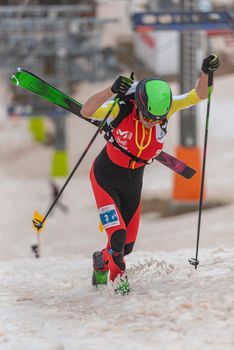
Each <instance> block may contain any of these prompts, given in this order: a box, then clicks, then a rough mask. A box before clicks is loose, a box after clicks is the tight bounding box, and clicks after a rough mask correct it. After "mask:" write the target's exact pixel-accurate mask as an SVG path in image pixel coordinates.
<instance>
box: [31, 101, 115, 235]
mask: <svg viewBox="0 0 234 350" xmlns="http://www.w3.org/2000/svg"><path fill="white" fill-rule="evenodd" d="M119 99H120V97H119V96H118V95H117V96H116V97H115V99H114V102H113V103H112V105H111V107H110V109H109V111H108V112H107V114H106V116H105V118H104V119H103V121H102V122H101V124H100V125H99V127H98V129H97V131H96V132H95V133H94V135H93V137H92V138H91V140H90V142H89V143H88V145H87V147H86V148H85V150H84V152H83V153H82V155H81V157H80V158H79V160H78V161H77V163H76V165H75V167H74V168H73V170H72V172H71V173H70V175H69V176H68V178H67V180H66V182H65V183H64V185H63V187H62V188H61V190H60V191H59V193H58V195H57V196H56V198H55V199H54V201H53V202H52V204H51V205H50V207H49V209H48V210H47V212H46V214H45V216H44V217H43V216H42V215H40V214H39V213H38V212H35V214H34V218H33V220H32V222H33V226H34V228H35V229H36V230H37V231H38V232H39V231H41V230H42V228H43V224H44V222H45V221H46V219H47V217H48V216H49V214H50V212H51V210H52V209H53V208H54V206H55V204H56V203H57V201H58V199H59V198H60V196H61V194H62V193H63V191H64V190H65V188H66V187H67V185H68V183H69V181H70V180H71V178H72V176H73V175H74V173H75V171H76V170H77V168H78V167H79V165H80V163H81V162H82V160H83V159H84V157H85V155H86V153H87V152H88V150H89V149H90V147H91V146H92V144H93V142H94V140H95V139H96V137H97V136H98V134H99V132H101V131H102V129H103V127H104V125H105V123H106V121H107V118H108V117H109V115H110V114H111V112H112V111H113V109H114V107H115V105H116V104H117V103H118V102H119Z"/></svg>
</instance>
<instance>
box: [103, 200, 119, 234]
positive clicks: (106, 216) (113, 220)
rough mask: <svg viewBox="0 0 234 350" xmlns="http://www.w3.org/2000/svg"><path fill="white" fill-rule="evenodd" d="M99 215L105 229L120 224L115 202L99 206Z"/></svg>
mask: <svg viewBox="0 0 234 350" xmlns="http://www.w3.org/2000/svg"><path fill="white" fill-rule="evenodd" d="M99 215H100V219H101V222H102V225H103V226H104V228H105V229H106V228H109V227H114V226H118V225H120V222H119V217H118V213H117V211H116V208H115V206H114V204H109V205H106V206H105V207H101V208H99Z"/></svg>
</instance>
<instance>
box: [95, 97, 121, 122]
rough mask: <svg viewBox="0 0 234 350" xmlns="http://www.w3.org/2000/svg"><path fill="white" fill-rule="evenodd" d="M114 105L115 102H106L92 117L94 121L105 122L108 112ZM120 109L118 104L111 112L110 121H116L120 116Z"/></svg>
mask: <svg viewBox="0 0 234 350" xmlns="http://www.w3.org/2000/svg"><path fill="white" fill-rule="evenodd" d="M112 104H113V101H107V102H105V103H104V104H103V105H102V106H101V107H99V108H98V109H97V110H96V112H95V113H94V114H93V115H92V119H97V120H103V119H104V118H105V116H106V114H107V112H108V111H109V110H110V108H111V106H112ZM119 111H120V108H119V105H118V104H116V105H115V107H114V108H113V110H112V111H111V114H110V116H109V118H108V119H109V120H110V121H112V120H114V119H115V118H116V117H117V115H118V114H119Z"/></svg>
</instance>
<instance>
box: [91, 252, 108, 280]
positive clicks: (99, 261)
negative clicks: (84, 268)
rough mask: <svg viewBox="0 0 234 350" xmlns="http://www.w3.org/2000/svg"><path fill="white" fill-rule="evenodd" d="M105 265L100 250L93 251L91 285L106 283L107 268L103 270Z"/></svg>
mask: <svg viewBox="0 0 234 350" xmlns="http://www.w3.org/2000/svg"><path fill="white" fill-rule="evenodd" d="M104 267H105V261H104V259H103V255H102V252H94V253H93V276H92V285H93V286H96V287H97V286H98V285H100V284H107V281H108V272H109V271H108V270H107V271H103V269H104Z"/></svg>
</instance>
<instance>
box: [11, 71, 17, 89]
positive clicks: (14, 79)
mask: <svg viewBox="0 0 234 350" xmlns="http://www.w3.org/2000/svg"><path fill="white" fill-rule="evenodd" d="M11 82H12V83H13V84H14V85H16V86H19V80H18V79H17V78H16V76H15V74H13V75H12V76H11Z"/></svg>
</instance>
